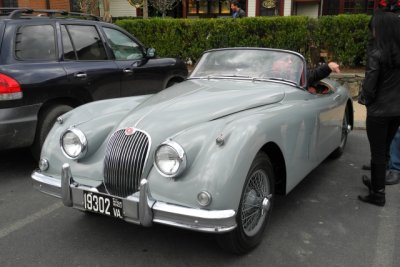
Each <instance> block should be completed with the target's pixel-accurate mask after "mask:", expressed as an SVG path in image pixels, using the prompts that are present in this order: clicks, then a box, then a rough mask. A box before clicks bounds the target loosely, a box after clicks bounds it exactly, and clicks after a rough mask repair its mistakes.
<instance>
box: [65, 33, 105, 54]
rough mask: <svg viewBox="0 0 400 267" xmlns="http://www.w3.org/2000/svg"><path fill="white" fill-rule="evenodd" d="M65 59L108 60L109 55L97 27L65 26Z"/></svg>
mask: <svg viewBox="0 0 400 267" xmlns="http://www.w3.org/2000/svg"><path fill="white" fill-rule="evenodd" d="M62 35H63V36H62V40H63V47H64V59H70V60H71V59H78V60H106V59H107V54H106V50H105V48H104V45H103V42H102V41H101V38H100V35H99V33H98V32H97V30H96V27H95V26H88V25H63V26H62Z"/></svg>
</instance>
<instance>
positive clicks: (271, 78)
mask: <svg viewBox="0 0 400 267" xmlns="http://www.w3.org/2000/svg"><path fill="white" fill-rule="evenodd" d="M254 80H255V81H280V82H287V83H291V84H294V85H296V86H297V83H296V82H294V81H292V80H288V79H284V78H277V77H266V78H254Z"/></svg>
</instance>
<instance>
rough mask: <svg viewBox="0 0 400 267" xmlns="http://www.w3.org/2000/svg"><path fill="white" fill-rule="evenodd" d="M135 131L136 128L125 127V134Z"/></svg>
mask: <svg viewBox="0 0 400 267" xmlns="http://www.w3.org/2000/svg"><path fill="white" fill-rule="evenodd" d="M135 131H136V130H135V128H132V127H128V128H126V129H125V135H132V134H133V133H134V132H135Z"/></svg>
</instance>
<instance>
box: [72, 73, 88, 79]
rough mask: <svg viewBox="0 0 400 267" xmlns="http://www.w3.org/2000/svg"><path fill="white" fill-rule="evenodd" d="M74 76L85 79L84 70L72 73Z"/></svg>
mask: <svg viewBox="0 0 400 267" xmlns="http://www.w3.org/2000/svg"><path fill="white" fill-rule="evenodd" d="M74 77H75V78H78V79H86V78H87V74H86V73H84V72H78V73H75V74H74Z"/></svg>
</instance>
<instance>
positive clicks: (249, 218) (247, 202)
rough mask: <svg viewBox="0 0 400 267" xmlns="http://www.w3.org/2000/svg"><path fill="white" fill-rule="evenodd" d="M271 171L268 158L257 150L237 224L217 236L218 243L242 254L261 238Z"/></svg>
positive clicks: (270, 196)
mask: <svg viewBox="0 0 400 267" xmlns="http://www.w3.org/2000/svg"><path fill="white" fill-rule="evenodd" d="M273 196H274V173H273V168H272V164H271V161H270V159H269V157H268V156H267V155H266V154H265V153H264V152H259V153H258V154H257V155H256V157H255V159H254V161H253V163H252V165H251V167H250V170H249V172H248V174H247V178H246V181H245V184H244V186H243V191H242V195H241V199H240V203H239V208H238V212H237V215H236V222H237V227H236V228H235V229H234V230H233V231H232V232H229V233H226V234H222V235H220V236H218V243H219V244H220V246H221V247H222V248H223V249H225V250H228V251H230V252H233V253H236V254H244V253H246V252H249V251H250V250H252V249H253V248H255V247H256V246H257V245H258V244H259V243H260V242H261V240H262V237H263V233H264V230H265V227H266V225H267V223H268V221H269V218H270V215H271V211H272V206H273V200H274V197H273Z"/></svg>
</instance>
